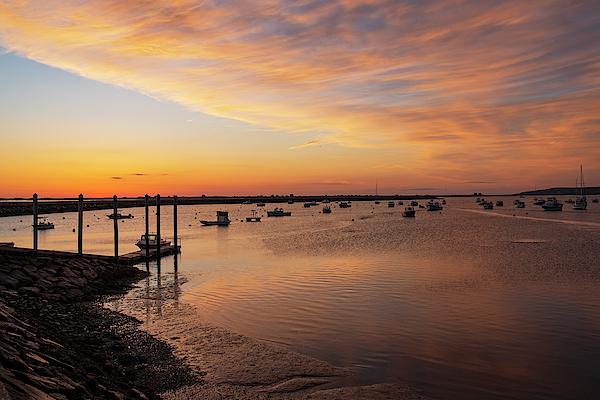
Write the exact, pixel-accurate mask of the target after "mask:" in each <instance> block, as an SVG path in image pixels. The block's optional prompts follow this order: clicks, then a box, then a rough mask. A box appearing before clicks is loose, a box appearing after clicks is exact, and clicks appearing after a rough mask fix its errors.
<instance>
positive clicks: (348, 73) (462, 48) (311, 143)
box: [0, 0, 600, 198]
mask: <svg viewBox="0 0 600 400" xmlns="http://www.w3.org/2000/svg"><path fill="white" fill-rule="evenodd" d="M0 139H1V142H0V143H1V149H2V152H1V156H0V166H1V169H2V178H1V185H0V197H6V198H10V197H31V195H32V194H33V193H34V192H37V193H38V195H39V196H41V197H75V196H77V195H78V194H79V193H82V194H84V196H86V197H99V196H112V195H113V194H116V195H118V196H140V195H144V194H146V193H148V194H151V195H154V194H156V193H160V194H161V195H165V196H166V195H173V194H177V195H180V196H188V195H202V194H205V195H242V196H243V195H260V194H265V195H269V194H289V193H294V194H298V195H302V194H375V186H376V185H377V187H378V193H379V194H407V195H411V194H463V193H465V194H467V193H473V192H483V193H489V194H502V193H516V192H520V191H524V190H534V189H535V188H537V189H542V188H548V187H556V186H574V185H575V180H576V179H578V178H579V166H580V165H583V171H584V179H585V183H586V186H600V3H599V2H598V1H597V0H595V1H552V0H540V1H537V0H529V1H522V0H517V1H479V0H475V1H458V0H440V1H393V0H392V1H390V0H388V1H379V0H365V1H357V0H330V1H329V0H316V1H313V0H310V1H305V0H299V1H283V0H253V1H247V0H240V1H237V0H221V1H216V0H214V1H191V0H190V1H188V0H171V1H167V0H156V1H153V0H133V1H123V0H104V1H86V0H77V1H58V0H38V1H28V0H20V1H16V0H15V1H11V0H0Z"/></svg>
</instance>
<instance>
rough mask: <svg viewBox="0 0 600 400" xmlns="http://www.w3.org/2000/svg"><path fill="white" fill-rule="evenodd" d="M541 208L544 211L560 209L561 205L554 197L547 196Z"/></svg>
mask: <svg viewBox="0 0 600 400" xmlns="http://www.w3.org/2000/svg"><path fill="white" fill-rule="evenodd" d="M542 208H543V209H544V210H546V211H562V208H563V205H562V204H561V203H559V202H558V200H556V197H549V198H548V200H546V202H545V203H544V204H543V205H542Z"/></svg>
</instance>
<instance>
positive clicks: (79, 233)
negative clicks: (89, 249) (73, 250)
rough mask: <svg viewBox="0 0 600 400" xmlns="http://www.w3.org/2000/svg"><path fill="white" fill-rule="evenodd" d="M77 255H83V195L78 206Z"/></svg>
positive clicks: (80, 196)
mask: <svg viewBox="0 0 600 400" xmlns="http://www.w3.org/2000/svg"><path fill="white" fill-rule="evenodd" d="M77 213H78V219H77V253H79V254H83V195H82V194H80V195H79V204H78V205H77Z"/></svg>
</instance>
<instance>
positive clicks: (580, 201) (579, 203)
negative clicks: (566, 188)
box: [573, 166, 587, 210]
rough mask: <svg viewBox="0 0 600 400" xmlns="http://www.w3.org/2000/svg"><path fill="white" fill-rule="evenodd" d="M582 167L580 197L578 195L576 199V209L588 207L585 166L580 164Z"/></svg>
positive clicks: (574, 207) (574, 205)
mask: <svg viewBox="0 0 600 400" xmlns="http://www.w3.org/2000/svg"><path fill="white" fill-rule="evenodd" d="M580 168H581V180H580V183H581V188H580V191H579V197H577V199H576V200H575V204H573V209H574V210H585V209H586V208H587V199H586V198H585V196H584V195H583V167H582V166H580ZM575 186H577V181H575Z"/></svg>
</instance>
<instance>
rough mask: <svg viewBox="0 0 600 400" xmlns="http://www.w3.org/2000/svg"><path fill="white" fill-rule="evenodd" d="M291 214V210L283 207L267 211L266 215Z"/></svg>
mask: <svg viewBox="0 0 600 400" xmlns="http://www.w3.org/2000/svg"><path fill="white" fill-rule="evenodd" d="M290 215H292V212H291V211H283V208H277V207H275V209H274V210H273V211H267V217H289V216H290Z"/></svg>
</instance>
